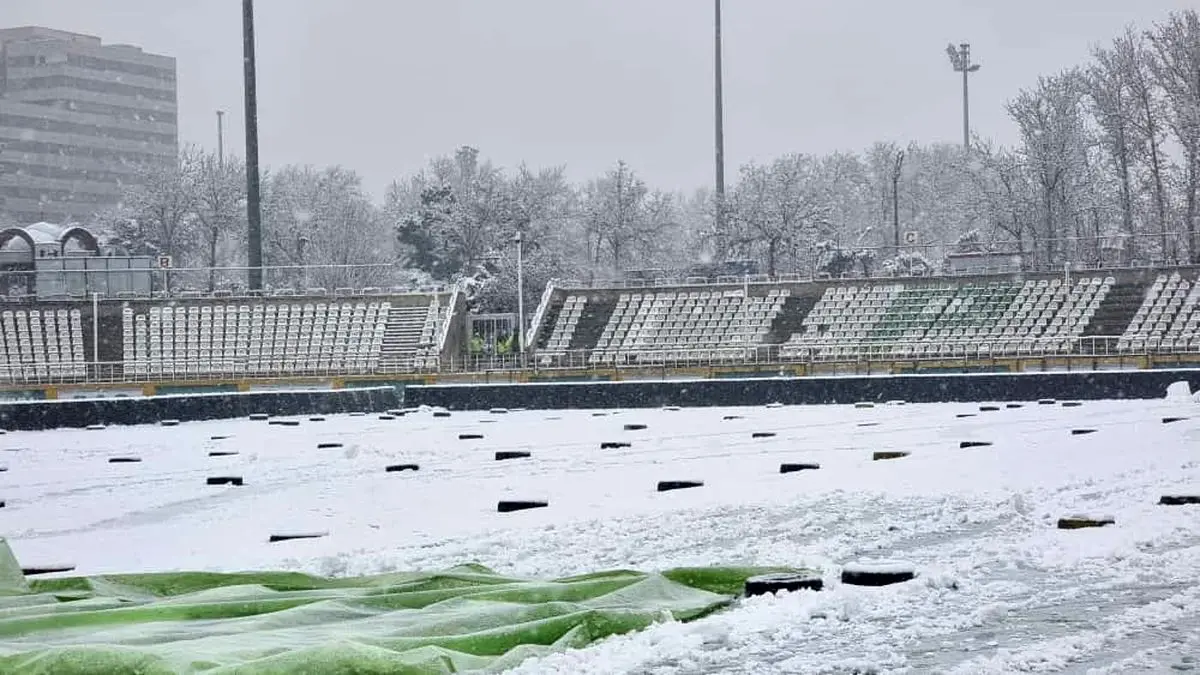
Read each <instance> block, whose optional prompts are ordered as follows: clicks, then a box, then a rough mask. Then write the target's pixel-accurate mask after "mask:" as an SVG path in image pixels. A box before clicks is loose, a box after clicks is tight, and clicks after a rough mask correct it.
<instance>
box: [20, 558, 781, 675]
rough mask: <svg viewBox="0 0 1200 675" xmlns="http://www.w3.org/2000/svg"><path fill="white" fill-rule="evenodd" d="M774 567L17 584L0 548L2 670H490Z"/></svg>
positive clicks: (181, 576) (702, 607)
mask: <svg viewBox="0 0 1200 675" xmlns="http://www.w3.org/2000/svg"><path fill="white" fill-rule="evenodd" d="M772 571H780V568H736V567H718V568H685V569H674V570H669V571H666V572H663V573H660V574H645V573H642V572H634V571H626V570H618V571H612V572H602V573H597V574H589V575H585V576H579V577H571V578H566V579H556V580H552V581H535V580H528V579H517V578H510V577H504V576H500V575H498V574H495V573H494V572H492V571H491V570H489V569H487V568H485V567H481V566H478V565H467V566H462V567H456V568H453V569H449V570H446V571H443V572H435V573H393V574H383V575H376V576H368V577H356V578H323V577H314V576H309V575H306V574H299V573H294V572H248V573H237V574H219V573H206V572H177V573H162V574H134V575H114V576H100V577H73V578H66V579H43V580H38V579H34V580H31V581H29V582H26V580H25V579H24V577H23V576H22V575H21V572H20V568H19V567H17V563H16V560H15V559H14V558H13V557H12V554H11V553H10V552H9V551H8V546H7V544H4V543H3V540H0V672H4V673H45V674H46V675H50V674H53V675H72V674H75V673H79V674H82V673H88V674H89V675H92V674H106V673H112V674H114V675H116V674H118V673H119V674H121V675H129V674H145V675H158V674H160V673H164V674H165V673H214V674H215V673H221V674H232V673H239V674H240V673H255V674H258V673H314V674H316V673H320V674H321V675H336V674H338V673H356V674H367V673H395V674H401V675H406V674H418V673H419V674H422V675H424V674H426V673H458V672H464V671H474V670H482V671H488V672H495V671H499V670H503V669H505V668H509V667H512V666H514V665H516V664H517V663H519V662H520V661H522V660H524V659H526V658H528V657H530V656H533V655H540V654H544V653H547V652H549V651H553V650H561V649H566V648H570V647H581V646H584V645H587V644H589V643H591V642H593V641H595V640H598V639H600V638H603V637H606V636H609V635H613V634H617V633H625V632H629V631H634V630H639V629H642V628H645V627H646V626H648V625H650V624H652V623H654V622H656V621H663V620H679V621H688V620H691V619H695V618H698V617H701V616H704V615H705V614H708V613H710V612H713V611H715V610H717V609H720V608H722V607H724V606H725V605H727V604H728V603H729V602H730V601H731V600H732V598H733V597H734V596H735V595H737V594H739V593H740V592H741V590H742V587H743V584H744V582H745V580H746V578H747V577H750V576H753V575H755V574H763V573H767V572H772Z"/></svg>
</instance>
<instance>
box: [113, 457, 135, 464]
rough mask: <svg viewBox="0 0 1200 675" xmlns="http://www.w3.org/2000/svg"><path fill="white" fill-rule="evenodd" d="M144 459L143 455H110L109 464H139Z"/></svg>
mask: <svg viewBox="0 0 1200 675" xmlns="http://www.w3.org/2000/svg"><path fill="white" fill-rule="evenodd" d="M141 461H142V458H141V457H109V458H108V463H109V464H137V463H139V462H141Z"/></svg>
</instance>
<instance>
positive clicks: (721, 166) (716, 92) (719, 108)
mask: <svg viewBox="0 0 1200 675" xmlns="http://www.w3.org/2000/svg"><path fill="white" fill-rule="evenodd" d="M721 70H722V66H721V0H715V4H714V16H713V112H714V123H715V129H714V131H715V139H714V140H715V145H716V148H715V149H716V153H715V157H714V159H715V162H716V166H715V169H716V176H715V178H716V185H715V188H716V202H717V203H716V230H717V232H718V233H723V232H724V231H725V230H724V226H725V94H724V91H723V87H722V74H721Z"/></svg>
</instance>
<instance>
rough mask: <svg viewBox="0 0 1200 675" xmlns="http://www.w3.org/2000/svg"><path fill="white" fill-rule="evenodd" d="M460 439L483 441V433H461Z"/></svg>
mask: <svg viewBox="0 0 1200 675" xmlns="http://www.w3.org/2000/svg"><path fill="white" fill-rule="evenodd" d="M458 440H460V441H482V440H483V434H459V435H458Z"/></svg>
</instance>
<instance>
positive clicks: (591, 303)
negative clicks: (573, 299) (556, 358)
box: [567, 297, 617, 351]
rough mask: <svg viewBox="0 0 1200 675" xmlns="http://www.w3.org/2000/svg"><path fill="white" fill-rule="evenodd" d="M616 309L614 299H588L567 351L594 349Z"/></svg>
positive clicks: (615, 300)
mask: <svg viewBox="0 0 1200 675" xmlns="http://www.w3.org/2000/svg"><path fill="white" fill-rule="evenodd" d="M616 309H617V299H616V298H613V297H600V298H595V299H589V300H588V303H587V304H586V305H584V308H583V314H582V315H581V316H580V317H579V323H578V324H576V325H575V334H574V335H572V336H571V344H570V346H568V347H567V349H569V350H571V351H576V350H592V349H595V348H596V343H597V342H599V341H600V335H601V334H602V333H604V327H605V326H607V325H608V321H609V319H611V318H612V315H613V312H615V311H616Z"/></svg>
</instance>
